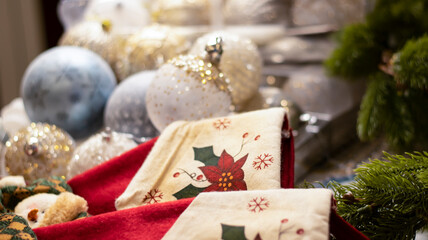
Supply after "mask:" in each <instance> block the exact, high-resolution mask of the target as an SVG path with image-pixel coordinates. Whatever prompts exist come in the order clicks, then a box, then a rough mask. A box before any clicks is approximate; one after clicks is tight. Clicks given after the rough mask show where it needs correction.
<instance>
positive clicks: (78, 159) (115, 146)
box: [67, 129, 137, 178]
mask: <svg viewBox="0 0 428 240" xmlns="http://www.w3.org/2000/svg"><path fill="white" fill-rule="evenodd" d="M136 146H137V144H136V143H135V142H134V141H133V140H132V139H130V138H129V136H128V135H127V134H123V133H117V132H112V131H111V130H109V129H108V130H106V131H104V132H102V133H99V134H96V135H94V136H92V137H90V138H89V139H88V140H86V141H85V142H83V143H82V144H81V145H80V146H79V147H77V148H76V150H75V151H74V156H73V157H72V158H71V160H70V163H69V164H68V166H67V177H68V178H72V177H74V176H76V175H77V174H80V173H82V172H84V171H86V170H88V169H90V168H92V167H95V166H97V165H99V164H101V163H103V162H105V161H107V160H109V159H111V158H113V157H115V156H118V155H120V154H121V153H123V152H126V151H128V150H129V149H132V148H134V147H136Z"/></svg>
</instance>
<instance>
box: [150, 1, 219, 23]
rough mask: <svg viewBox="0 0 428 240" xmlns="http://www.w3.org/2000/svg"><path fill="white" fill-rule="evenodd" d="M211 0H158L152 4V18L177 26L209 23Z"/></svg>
mask: <svg viewBox="0 0 428 240" xmlns="http://www.w3.org/2000/svg"><path fill="white" fill-rule="evenodd" d="M210 8H211V4H210V0H157V1H155V2H154V3H153V6H152V11H151V12H152V18H153V19H154V20H155V21H156V22H158V23H162V24H168V25H175V26H189V25H208V24H209V17H210Z"/></svg>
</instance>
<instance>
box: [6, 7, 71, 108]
mask: <svg viewBox="0 0 428 240" xmlns="http://www.w3.org/2000/svg"><path fill="white" fill-rule="evenodd" d="M58 2H59V1H58V0H49V1H44V0H31V1H26V0H1V1H0V35H1V36H0V53H1V54H0V63H1V64H0V107H3V106H4V105H6V104H7V103H9V102H10V101H11V100H12V99H14V98H16V97H18V96H19V86H20V83H21V78H22V76H23V74H24V71H25V69H26V67H27V66H28V64H29V63H30V62H31V60H33V59H34V58H35V57H36V56H37V55H38V54H40V53H41V52H43V51H44V50H45V49H47V48H50V47H53V46H55V45H56V44H57V43H58V39H59V37H60V36H61V34H62V32H63V28H62V26H61V24H60V21H59V19H58V17H57V4H58Z"/></svg>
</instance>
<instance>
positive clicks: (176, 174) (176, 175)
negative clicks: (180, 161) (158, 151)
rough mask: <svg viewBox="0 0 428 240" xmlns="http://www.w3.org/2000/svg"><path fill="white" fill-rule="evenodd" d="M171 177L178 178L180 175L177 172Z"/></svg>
mask: <svg viewBox="0 0 428 240" xmlns="http://www.w3.org/2000/svg"><path fill="white" fill-rule="evenodd" d="M172 176H173V177H178V176H180V173H179V172H176V173H174V175H172Z"/></svg>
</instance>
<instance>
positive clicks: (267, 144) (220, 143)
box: [116, 108, 285, 210]
mask: <svg viewBox="0 0 428 240" xmlns="http://www.w3.org/2000/svg"><path fill="white" fill-rule="evenodd" d="M284 116H285V110H284V109H283V108H270V109H265V110H260V111H254V112H249V113H243V114H237V115H234V116H228V117H221V118H213V119H203V120H200V121H194V122H187V121H179V122H174V123H173V124H171V125H169V126H168V127H167V128H166V129H165V130H164V131H163V132H162V134H161V136H160V137H159V139H158V140H157V142H156V144H155V145H154V147H153V149H152V150H151V152H150V154H149V155H148V156H147V158H146V160H145V162H144V164H143V165H142V166H141V168H140V169H139V170H138V172H137V173H136V175H135V176H134V178H133V179H132V181H131V182H130V183H129V185H128V187H127V188H126V190H125V192H124V193H123V194H122V195H121V196H120V197H119V198H118V199H117V200H116V209H117V210H121V209H126V208H132V207H137V206H141V205H147V204H152V203H158V202H167V201H174V200H177V199H179V198H184V197H190V196H193V195H194V194H193V193H191V194H187V195H185V196H179V194H178V193H180V192H183V191H185V190H186V189H188V188H189V187H190V188H193V189H195V188H197V189H207V188H208V187H215V186H218V184H219V183H218V182H215V183H212V182H209V181H208V180H207V179H206V176H205V174H204V173H203V172H202V170H201V167H204V166H206V165H205V163H203V162H202V161H198V160H197V159H196V154H195V148H199V149H201V148H206V147H212V151H213V153H214V154H215V155H216V156H217V157H218V156H221V155H223V153H226V154H229V155H230V156H231V157H233V159H232V161H233V164H235V163H236V162H238V160H239V159H244V164H243V165H242V166H241V167H239V168H240V169H239V171H240V173H242V174H240V175H241V178H242V182H245V184H246V187H245V189H246V190H262V189H277V188H280V187H281V184H280V179H281V170H280V168H281V131H282V125H283V122H284ZM259 158H260V159H261V158H265V159H267V160H266V162H267V164H266V165H264V166H262V165H261V162H260V161H259ZM245 159H246V160H245ZM219 162H220V161H219ZM257 164H260V166H259V165H257ZM212 166H214V167H215V168H217V169H219V168H218V164H212ZM224 174H227V173H226V172H225V173H224ZM228 174H230V173H228ZM227 176H229V175H227ZM232 177H236V176H232ZM211 179H213V178H211ZM217 179H218V178H217ZM225 179H226V178H225ZM230 179H232V178H230ZM214 180H215V179H214ZM222 180H223V178H221V179H220V181H222ZM242 182H241V183H242ZM226 186H228V187H230V186H229V185H226V183H224V184H223V187H226ZM245 189H243V187H241V188H239V190H245ZM221 190H223V189H221ZM226 190H227V188H225V191H226Z"/></svg>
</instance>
